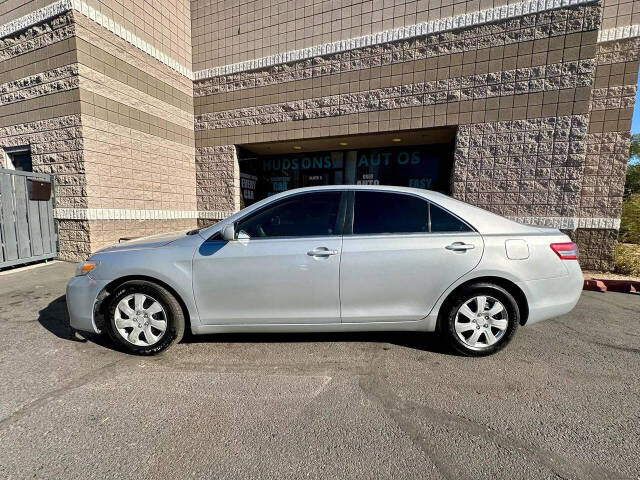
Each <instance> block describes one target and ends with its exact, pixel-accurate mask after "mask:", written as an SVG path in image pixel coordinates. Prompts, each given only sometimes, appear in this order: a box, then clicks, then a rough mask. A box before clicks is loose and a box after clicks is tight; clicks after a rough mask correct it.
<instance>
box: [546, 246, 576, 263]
mask: <svg viewBox="0 0 640 480" xmlns="http://www.w3.org/2000/svg"><path fill="white" fill-rule="evenodd" d="M549 246H550V247H551V250H553V251H554V252H556V255H558V256H559V257H560V258H561V259H562V260H577V259H578V246H577V245H576V244H575V243H573V242H567V243H552V244H551V245H549Z"/></svg>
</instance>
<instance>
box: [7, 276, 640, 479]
mask: <svg viewBox="0 0 640 480" xmlns="http://www.w3.org/2000/svg"><path fill="white" fill-rule="evenodd" d="M73 271H74V265H73V264H68V263H54V264H50V265H46V266H43V267H39V268H35V269H32V270H27V271H22V272H15V273H11V274H9V275H2V276H0V478H16V479H18V478H19V479H22V478H50V479H66V478H83V479H88V478H130V479H137V478H145V479H146V478H149V479H151V478H153V479H165V478H166V479H169V478H171V479H175V478H233V479H236V478H237V479H243V478H247V479H256V478H278V479H282V478H292V479H293V478H295V479H298V478H331V479H335V478H340V479H343V478H344V479H359V478H362V479H369V478H376V479H385V478H394V479H405V478H421V479H428V478H433V479H440V478H444V479H462V478H473V479H477V478H487V479H518V478H535V479H537V478H541V479H553V478H562V479H571V478H586V479H598V480H600V479H609V478H640V474H639V472H640V467H638V459H639V458H640V440H639V439H640V296H638V295H625V294H618V293H596V292H584V293H583V296H582V298H581V300H580V302H579V304H578V306H577V307H576V309H575V310H574V311H573V312H572V313H571V314H569V315H566V316H563V317H560V318H557V319H554V320H549V321H546V322H542V323H539V324H537V325H532V326H530V327H524V328H520V329H519V330H518V332H517V334H516V337H515V339H514V341H513V342H512V343H511V344H510V345H509V346H508V347H507V348H506V350H504V351H502V352H500V353H498V354H496V355H494V356H491V357H488V358H480V359H472V358H464V357H460V356H455V355H452V354H449V353H448V352H446V351H443V350H442V348H441V347H440V344H439V342H438V339H437V337H435V336H434V335H431V334H422V333H373V334H369V333H367V334H358V333H353V334H260V335H256V334H253V335H218V336H206V337H190V338H187V339H186V341H184V342H183V343H181V344H179V345H177V346H174V347H173V348H172V349H170V350H169V351H167V352H165V353H164V354H162V355H160V356H157V357H151V358H142V357H136V356H132V355H128V354H126V353H122V352H119V351H117V350H114V348H113V346H112V345H111V344H110V343H108V342H107V340H105V339H103V338H101V337H99V336H83V335H81V334H78V333H76V332H73V331H72V329H71V328H70V327H69V325H68V318H67V315H66V306H65V299H64V289H65V284H66V282H67V280H68V279H69V278H70V277H71V276H72V275H73Z"/></svg>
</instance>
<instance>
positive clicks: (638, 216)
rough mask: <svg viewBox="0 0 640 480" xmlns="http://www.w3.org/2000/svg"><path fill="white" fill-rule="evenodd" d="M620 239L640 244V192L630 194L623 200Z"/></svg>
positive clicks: (624, 241) (623, 241)
mask: <svg viewBox="0 0 640 480" xmlns="http://www.w3.org/2000/svg"><path fill="white" fill-rule="evenodd" d="M618 240H619V241H620V242H622V243H637V244H640V193H635V194H633V195H630V196H629V198H628V199H627V200H625V201H624V202H622V215H621V217H620V234H619V236H618Z"/></svg>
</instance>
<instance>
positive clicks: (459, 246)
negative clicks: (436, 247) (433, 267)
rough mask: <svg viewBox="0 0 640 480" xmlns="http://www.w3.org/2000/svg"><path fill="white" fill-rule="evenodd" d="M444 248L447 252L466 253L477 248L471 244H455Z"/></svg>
mask: <svg viewBox="0 0 640 480" xmlns="http://www.w3.org/2000/svg"><path fill="white" fill-rule="evenodd" d="M444 248H446V249H447V250H452V251H454V252H466V251H467V250H472V249H474V248H476V246H475V245H472V244H470V243H463V242H453V243H452V244H451V245H447V246H446V247H444Z"/></svg>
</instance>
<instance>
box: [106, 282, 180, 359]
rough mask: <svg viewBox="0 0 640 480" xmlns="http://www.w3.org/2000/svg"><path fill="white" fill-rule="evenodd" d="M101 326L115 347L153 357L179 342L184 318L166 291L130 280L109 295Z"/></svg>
mask: <svg viewBox="0 0 640 480" xmlns="http://www.w3.org/2000/svg"><path fill="white" fill-rule="evenodd" d="M104 324H105V330H106V332H107V335H108V336H109V338H111V340H112V341H113V342H114V343H115V344H117V345H119V346H121V347H123V348H124V349H125V350H127V351H129V352H131V353H135V354H137V355H155V354H157V353H160V352H162V351H163V350H166V349H167V348H169V347H170V346H171V345H173V344H174V343H178V342H179V341H180V340H182V337H183V335H184V328H185V317H184V312H183V311H182V307H181V306H180V303H179V302H178V300H177V299H176V298H175V296H174V295H173V294H171V292H169V291H168V290H167V289H166V288H164V287H161V286H160V285H157V284H155V283H153V282H149V281H145V280H132V281H129V282H125V283H123V284H122V285H120V286H118V288H116V290H115V291H114V292H113V294H112V295H111V296H110V298H109V303H108V305H107V309H106V317H105V322H104Z"/></svg>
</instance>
